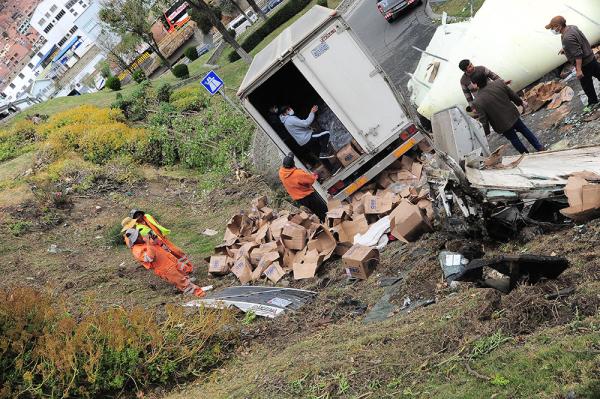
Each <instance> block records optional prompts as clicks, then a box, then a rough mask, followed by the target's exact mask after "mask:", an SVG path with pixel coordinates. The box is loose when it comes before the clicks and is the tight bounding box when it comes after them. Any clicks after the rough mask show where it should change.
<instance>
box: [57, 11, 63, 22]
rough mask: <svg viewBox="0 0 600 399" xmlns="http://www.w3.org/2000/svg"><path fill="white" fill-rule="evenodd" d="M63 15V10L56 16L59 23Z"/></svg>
mask: <svg viewBox="0 0 600 399" xmlns="http://www.w3.org/2000/svg"><path fill="white" fill-rule="evenodd" d="M64 15H65V10H60V11H59V12H58V14H56V20H57V21H60V19H61V18H62V17H63V16H64Z"/></svg>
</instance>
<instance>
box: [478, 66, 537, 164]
mask: <svg viewBox="0 0 600 399" xmlns="http://www.w3.org/2000/svg"><path fill="white" fill-rule="evenodd" d="M471 80H472V81H473V83H474V84H475V85H477V87H478V92H477V98H475V100H474V101H473V108H474V110H475V111H476V112H477V114H478V115H479V121H480V122H481V124H482V125H483V130H484V131H485V134H486V135H488V134H490V125H492V127H493V128H494V130H495V131H496V132H498V133H500V134H502V135H503V136H504V137H506V138H507V139H508V140H509V141H510V142H511V144H512V145H513V147H515V149H516V150H517V151H519V152H520V153H521V154H523V153H527V152H529V151H527V148H525V146H524V145H523V143H522V142H521V140H519V137H518V136H517V132H520V133H521V134H522V135H523V136H525V138H526V139H527V141H529V142H530V143H531V145H532V146H533V147H534V148H535V149H536V150H537V151H543V150H544V146H543V145H542V144H541V143H540V142H539V140H538V139H537V137H536V136H535V134H533V133H532V132H531V130H529V128H528V127H527V126H525V124H524V123H523V121H522V120H521V115H520V113H519V110H518V109H517V107H515V104H516V105H522V106H526V105H527V104H526V103H525V101H523V100H522V99H521V98H520V97H519V96H518V95H517V93H515V92H514V91H512V90H511V88H510V87H508V86H507V85H506V84H505V83H504V82H503V81H502V80H500V79H499V80H495V81H493V82H489V81H488V77H487V76H486V74H485V73H484V72H482V71H475V72H474V73H473V75H471Z"/></svg>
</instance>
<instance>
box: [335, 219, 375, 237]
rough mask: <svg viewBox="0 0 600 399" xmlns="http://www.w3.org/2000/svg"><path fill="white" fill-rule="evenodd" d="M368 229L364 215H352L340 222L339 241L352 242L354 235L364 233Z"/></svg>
mask: <svg viewBox="0 0 600 399" xmlns="http://www.w3.org/2000/svg"><path fill="white" fill-rule="evenodd" d="M368 230H369V223H367V218H366V217H365V215H354V217H353V218H352V220H348V221H344V222H342V227H341V230H340V231H339V238H340V242H349V243H354V236H355V235H357V234H364V233H366V232H367V231H368Z"/></svg>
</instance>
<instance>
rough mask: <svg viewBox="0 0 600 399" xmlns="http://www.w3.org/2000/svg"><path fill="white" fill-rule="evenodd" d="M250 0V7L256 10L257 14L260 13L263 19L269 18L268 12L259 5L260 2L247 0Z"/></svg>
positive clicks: (248, 0) (259, 15)
mask: <svg viewBox="0 0 600 399" xmlns="http://www.w3.org/2000/svg"><path fill="white" fill-rule="evenodd" d="M246 1H247V2H248V4H250V7H251V8H252V9H253V10H254V12H255V13H256V15H258V17H259V18H260V19H262V20H263V21H266V20H267V14H265V13H264V12H263V10H262V9H261V8H260V7H259V6H258V4H256V1H254V0H246Z"/></svg>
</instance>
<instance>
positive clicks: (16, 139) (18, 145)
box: [0, 120, 37, 162]
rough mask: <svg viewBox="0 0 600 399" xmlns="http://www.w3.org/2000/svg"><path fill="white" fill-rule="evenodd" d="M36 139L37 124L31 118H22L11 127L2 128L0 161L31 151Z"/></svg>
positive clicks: (0, 131) (0, 134) (0, 132)
mask: <svg viewBox="0 0 600 399" xmlns="http://www.w3.org/2000/svg"><path fill="white" fill-rule="evenodd" d="M36 140H37V131H36V125H35V124H34V123H33V122H31V121H30V120H20V121H18V122H15V124H14V125H13V126H12V127H11V128H9V129H6V130H0V162H4V161H7V160H9V159H12V158H16V157H18V156H19V155H21V154H24V153H26V152H28V151H30V150H31V149H32V147H33V143H34V142H35V141H36Z"/></svg>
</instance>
